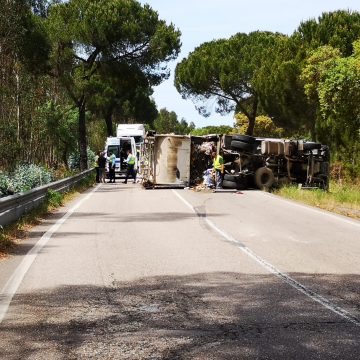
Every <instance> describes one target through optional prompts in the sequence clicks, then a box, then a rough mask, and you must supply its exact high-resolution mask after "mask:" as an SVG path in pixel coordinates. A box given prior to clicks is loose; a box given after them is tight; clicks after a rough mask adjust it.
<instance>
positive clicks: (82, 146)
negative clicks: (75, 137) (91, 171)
mask: <svg viewBox="0 0 360 360" xmlns="http://www.w3.org/2000/svg"><path fill="white" fill-rule="evenodd" d="M85 103H86V101H85V97H84V96H82V98H81V100H80V101H79V104H78V108H79V152H80V170H81V171H84V170H86V169H87V166H88V165H87V139H86V118H85Z"/></svg>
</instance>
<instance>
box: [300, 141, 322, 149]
mask: <svg viewBox="0 0 360 360" xmlns="http://www.w3.org/2000/svg"><path fill="white" fill-rule="evenodd" d="M303 146H304V150H315V149H318V150H319V149H321V144H319V143H316V142H304V145H303Z"/></svg>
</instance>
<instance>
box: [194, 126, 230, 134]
mask: <svg viewBox="0 0 360 360" xmlns="http://www.w3.org/2000/svg"><path fill="white" fill-rule="evenodd" d="M233 132H234V128H232V127H231V126H227V125H220V126H205V127H203V128H197V129H194V130H192V131H191V135H197V136H203V135H212V134H218V135H227V134H231V133H233Z"/></svg>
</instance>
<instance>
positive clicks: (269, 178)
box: [255, 167, 275, 190]
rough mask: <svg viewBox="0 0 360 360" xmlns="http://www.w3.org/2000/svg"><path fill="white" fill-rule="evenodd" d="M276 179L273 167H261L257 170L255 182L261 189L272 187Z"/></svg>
mask: <svg viewBox="0 0 360 360" xmlns="http://www.w3.org/2000/svg"><path fill="white" fill-rule="evenodd" d="M274 181H275V177H274V174H273V172H272V170H271V169H269V168H267V167H261V168H259V169H257V170H256V171H255V184H256V186H257V187H258V188H259V189H261V190H266V189H270V188H271V186H272V185H273V184H274Z"/></svg>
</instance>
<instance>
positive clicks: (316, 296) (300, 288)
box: [173, 190, 360, 326]
mask: <svg viewBox="0 0 360 360" xmlns="http://www.w3.org/2000/svg"><path fill="white" fill-rule="evenodd" d="M173 193H174V194H175V195H176V196H177V197H178V198H179V199H180V200H181V201H182V202H183V203H184V204H185V205H186V206H187V207H188V208H189V209H190V210H191V211H192V212H193V213H194V214H197V212H196V210H195V208H194V207H193V206H192V205H191V204H190V203H189V202H188V201H187V200H186V199H184V198H183V197H182V196H181V195H180V194H179V193H178V192H177V191H175V190H173ZM202 219H203V220H204V221H205V222H206V223H207V224H208V226H209V227H210V228H212V229H213V230H214V231H216V232H217V233H218V234H219V235H221V236H222V237H223V238H224V239H225V240H227V241H229V242H231V243H234V244H236V245H237V247H238V248H239V249H240V250H241V251H242V252H244V253H245V254H246V255H247V256H249V257H250V258H252V259H253V260H255V261H256V262H257V263H258V264H260V265H261V266H262V267H263V268H265V269H266V270H267V271H269V272H270V273H272V274H274V275H276V276H277V277H279V278H280V279H282V280H283V281H284V282H286V283H287V284H288V285H290V286H291V287H293V288H294V289H296V290H298V291H300V292H301V293H303V294H304V295H306V296H307V297H309V298H310V299H312V300H313V301H315V302H317V303H319V304H321V305H322V306H324V307H325V308H326V309H328V310H330V311H332V312H333V313H335V314H337V315H340V316H341V317H343V318H344V319H346V320H348V321H350V322H351V323H353V324H354V325H356V326H360V320H359V319H358V318H356V317H355V316H354V315H352V314H351V313H349V312H348V311H347V310H345V309H343V308H341V307H339V306H337V305H335V304H333V303H331V302H330V301H329V300H328V299H326V298H324V297H322V296H321V295H319V294H317V293H315V292H314V291H312V290H310V289H308V288H307V287H306V286H304V285H302V284H301V283H299V282H298V281H296V280H295V279H293V278H292V277H290V276H289V275H287V274H286V273H283V272H281V271H280V270H278V269H277V268H276V267H275V266H273V265H271V264H270V263H268V262H267V261H266V260H264V259H263V258H261V257H260V256H258V255H256V254H255V253H254V252H253V251H252V250H251V249H249V248H248V247H247V246H246V245H245V244H243V243H242V242H241V241H239V240H237V239H235V238H233V237H232V236H230V235H228V234H227V233H226V232H224V231H223V230H221V229H220V228H218V227H217V226H216V225H215V224H214V223H213V222H212V221H211V220H209V219H208V218H207V217H206V216H202Z"/></svg>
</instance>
